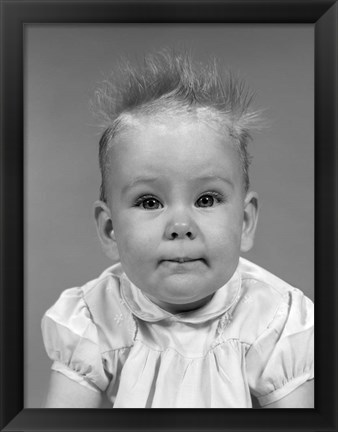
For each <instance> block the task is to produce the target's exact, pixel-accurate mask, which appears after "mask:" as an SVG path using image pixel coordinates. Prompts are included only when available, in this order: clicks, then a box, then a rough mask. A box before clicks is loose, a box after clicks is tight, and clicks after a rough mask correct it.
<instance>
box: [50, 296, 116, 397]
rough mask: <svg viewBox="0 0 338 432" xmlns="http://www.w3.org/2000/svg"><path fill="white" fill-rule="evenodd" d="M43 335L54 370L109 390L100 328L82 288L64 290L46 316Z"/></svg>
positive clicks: (85, 384) (91, 386) (95, 389)
mask: <svg viewBox="0 0 338 432" xmlns="http://www.w3.org/2000/svg"><path fill="white" fill-rule="evenodd" d="M42 335H43V340H44V344H45V348H46V351H47V354H48V356H49V357H50V358H51V359H52V360H53V365H52V369H53V370H55V371H58V372H60V373H62V374H64V375H66V376H67V377H68V378H70V379H72V380H73V381H76V382H78V383H79V384H81V385H84V386H86V387H89V388H90V389H92V390H94V391H100V390H101V391H105V390H106V388H107V386H108V384H109V377H108V374H107V372H105V370H104V364H103V360H102V356H101V352H100V345H99V337H98V331H97V328H96V326H95V324H94V322H93V320H92V318H91V314H90V311H89V309H88V306H87V304H86V303H85V301H84V298H83V293H82V290H81V288H70V289H68V290H66V291H64V292H63V293H62V294H61V296H60V298H59V299H58V301H57V302H56V303H55V304H54V306H52V307H51V308H50V309H49V310H48V311H47V312H46V313H45V315H44V317H43V319H42Z"/></svg>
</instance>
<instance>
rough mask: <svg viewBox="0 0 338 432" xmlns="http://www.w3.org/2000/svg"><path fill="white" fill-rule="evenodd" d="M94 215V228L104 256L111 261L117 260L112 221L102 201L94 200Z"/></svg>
mask: <svg viewBox="0 0 338 432" xmlns="http://www.w3.org/2000/svg"><path fill="white" fill-rule="evenodd" d="M94 215H95V221H96V230H97V234H98V236H99V239H100V242H101V246H102V249H103V251H104V253H105V254H106V256H107V257H108V258H109V259H111V260H112V261H113V262H117V261H119V260H120V259H119V253H118V250H117V245H116V239H115V233H114V229H113V222H112V219H111V212H110V209H109V207H108V206H107V204H106V203H104V202H103V201H95V203H94Z"/></svg>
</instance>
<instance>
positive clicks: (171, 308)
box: [147, 293, 214, 314]
mask: <svg viewBox="0 0 338 432" xmlns="http://www.w3.org/2000/svg"><path fill="white" fill-rule="evenodd" d="M213 295H214V293H212V294H209V295H208V296H206V297H203V298H201V299H198V300H193V301H187V300H186V299H180V300H181V302H178V300H179V299H177V298H176V299H175V300H174V302H171V301H167V299H166V300H165V301H163V300H159V299H157V298H154V297H152V296H149V295H147V297H148V298H149V299H150V300H151V301H152V302H153V303H155V304H157V305H158V306H159V307H160V308H162V309H164V310H166V311H168V312H170V313H173V314H176V313H182V312H190V311H193V310H196V309H200V308H201V307H203V306H204V305H206V304H207V303H208V302H209V301H210V300H211V298H212V297H213ZM169 300H170V299H169Z"/></svg>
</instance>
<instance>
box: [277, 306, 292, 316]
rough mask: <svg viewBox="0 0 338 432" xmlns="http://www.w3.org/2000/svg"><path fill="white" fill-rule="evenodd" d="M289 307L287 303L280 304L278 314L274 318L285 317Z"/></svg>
mask: <svg viewBox="0 0 338 432" xmlns="http://www.w3.org/2000/svg"><path fill="white" fill-rule="evenodd" d="M288 309H289V306H288V304H287V303H282V304H281V305H280V307H279V309H278V312H277V313H276V315H275V316H276V318H281V317H284V316H286V314H287V312H288Z"/></svg>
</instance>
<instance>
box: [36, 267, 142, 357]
mask: <svg viewBox="0 0 338 432" xmlns="http://www.w3.org/2000/svg"><path fill="white" fill-rule="evenodd" d="M121 274H122V271H121V268H120V265H119V264H117V265H115V266H112V267H109V268H108V269H107V270H105V271H104V272H103V273H102V274H101V275H100V276H99V277H98V278H96V279H93V280H91V281H89V282H87V283H86V284H84V285H83V286H81V287H74V288H68V289H66V290H64V291H63V292H62V293H61V295H60V297H59V299H58V300H57V301H56V303H55V304H54V305H53V306H52V307H51V308H50V309H49V310H48V311H47V312H46V314H45V317H44V319H45V320H46V319H50V320H53V321H54V322H55V323H57V324H58V325H61V326H63V327H66V328H68V329H69V331H71V332H74V333H77V334H79V335H80V333H81V331H83V332H86V334H87V333H88V330H89V329H90V328H92V332H95V333H97V337H98V339H99V344H100V350H101V352H105V351H112V350H117V349H121V348H127V347H129V346H131V345H132V343H133V335H134V333H135V324H134V321H133V318H132V315H131V313H130V311H129V309H128V308H127V307H126V305H125V303H124V301H123V299H122V296H121V284H120V276H121Z"/></svg>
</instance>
